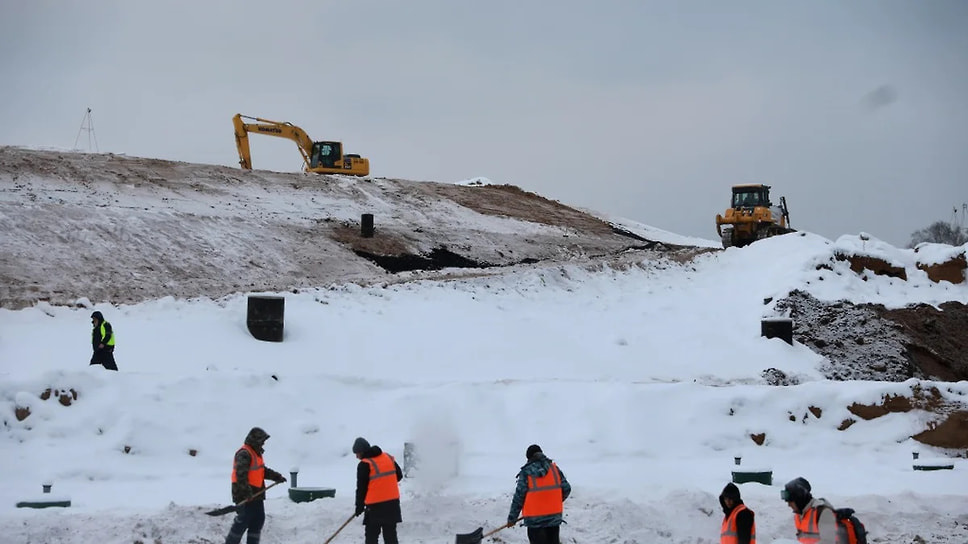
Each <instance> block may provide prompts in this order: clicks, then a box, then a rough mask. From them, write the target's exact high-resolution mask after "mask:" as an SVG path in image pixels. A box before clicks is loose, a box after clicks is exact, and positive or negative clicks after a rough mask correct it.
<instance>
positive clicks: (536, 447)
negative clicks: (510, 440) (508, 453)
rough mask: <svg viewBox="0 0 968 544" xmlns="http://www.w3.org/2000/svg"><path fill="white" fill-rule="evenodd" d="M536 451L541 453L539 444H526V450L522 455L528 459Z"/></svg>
mask: <svg viewBox="0 0 968 544" xmlns="http://www.w3.org/2000/svg"><path fill="white" fill-rule="evenodd" d="M536 453H542V451H541V446H539V445H537V444H531V445H530V446H528V449H527V451H525V452H524V456H525V457H526V458H527V459H528V461H530V460H531V457H533V456H534V454H536Z"/></svg>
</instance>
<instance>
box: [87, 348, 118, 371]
mask: <svg viewBox="0 0 968 544" xmlns="http://www.w3.org/2000/svg"><path fill="white" fill-rule="evenodd" d="M91 364H92V365H101V366H103V367H104V368H106V369H108V370H117V369H118V364H117V363H115V362H114V346H104V348H102V349H98V348H94V355H91Z"/></svg>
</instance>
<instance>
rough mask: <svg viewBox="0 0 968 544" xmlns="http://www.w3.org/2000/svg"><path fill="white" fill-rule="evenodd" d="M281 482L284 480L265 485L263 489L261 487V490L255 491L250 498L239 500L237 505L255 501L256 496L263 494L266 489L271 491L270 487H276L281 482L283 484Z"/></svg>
mask: <svg viewBox="0 0 968 544" xmlns="http://www.w3.org/2000/svg"><path fill="white" fill-rule="evenodd" d="M281 483H282V482H276V483H274V484H272V485H270V486H268V487H264V488H262V489H260V490H259V491H257V492H255V493H253V494H252V496H251V497H249V498H248V499H245V500H244V501H241V502H238V503H236V504H235V505H236V506H239V505H241V504H245V503H247V502H252V501H253V500H255V498H256V497H258V496H259V495H262V494H263V493H265V492H266V491H269V490H270V489H272V488H273V487H276V486H277V485H279V484H281Z"/></svg>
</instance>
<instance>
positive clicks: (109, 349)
mask: <svg viewBox="0 0 968 544" xmlns="http://www.w3.org/2000/svg"><path fill="white" fill-rule="evenodd" d="M91 323H93V324H94V329H93V330H92V331H91V347H93V348H94V354H93V355H91V364H92V365H101V366H103V367H104V368H106V369H108V370H117V369H118V365H117V363H115V362H114V330H113V329H112V328H111V324H110V323H108V322H107V321H105V320H104V315H103V314H101V312H94V313H92V314H91Z"/></svg>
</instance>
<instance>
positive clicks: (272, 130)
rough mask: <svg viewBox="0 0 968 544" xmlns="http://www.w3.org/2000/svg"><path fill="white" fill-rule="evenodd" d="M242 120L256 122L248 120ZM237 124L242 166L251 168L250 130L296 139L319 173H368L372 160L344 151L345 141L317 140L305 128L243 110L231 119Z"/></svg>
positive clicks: (312, 169) (310, 168)
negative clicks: (253, 114) (255, 115)
mask: <svg viewBox="0 0 968 544" xmlns="http://www.w3.org/2000/svg"><path fill="white" fill-rule="evenodd" d="M243 119H248V120H251V121H255V122H254V123H246V122H244V121H243ZM232 124H234V125H235V146H236V147H237V148H238V149H239V165H240V166H242V168H244V169H246V170H252V156H251V154H250V153H249V133H250V132H254V133H256V134H265V135H266V136H276V137H278V138H288V139H290V140H292V141H294V142H296V146H297V147H298V148H299V153H300V154H301V155H302V158H303V161H304V162H305V163H306V171H307V172H314V173H316V174H347V175H350V176H368V175H369V174H370V161H369V159H366V158H364V157H361V156H359V155H350V154H346V155H344V154H343V144H342V142H314V141H313V140H312V138H310V137H309V135H308V134H306V131H304V130H303V129H301V128H299V127H297V126H296V125H294V124H292V123H280V122H279V121H270V120H268V119H261V118H259V117H249V116H248V115H242V114H240V113H237V114H235V117H233V118H232Z"/></svg>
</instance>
